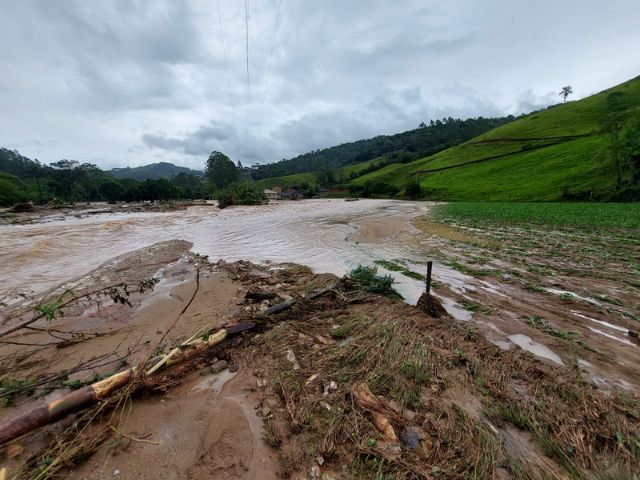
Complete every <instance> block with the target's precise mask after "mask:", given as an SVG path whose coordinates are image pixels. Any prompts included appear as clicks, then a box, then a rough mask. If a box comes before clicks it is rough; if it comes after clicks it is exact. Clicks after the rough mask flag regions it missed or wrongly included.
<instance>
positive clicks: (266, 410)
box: [260, 405, 271, 417]
mask: <svg viewBox="0 0 640 480" xmlns="http://www.w3.org/2000/svg"><path fill="white" fill-rule="evenodd" d="M260 413H261V414H262V416H263V417H268V416H269V415H271V409H270V408H269V407H267V406H266V405H263V406H262V410H260Z"/></svg>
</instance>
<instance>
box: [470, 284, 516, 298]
mask: <svg viewBox="0 0 640 480" xmlns="http://www.w3.org/2000/svg"><path fill="white" fill-rule="evenodd" d="M478 282H480V283H481V284H482V285H483V286H482V287H480V288H482V289H483V290H485V291H487V292H489V293H492V294H494V295H498V296H500V297H504V298H509V295H505V294H504V293H502V292H501V291H500V290H498V288H497V286H495V285H493V284H492V283H489V282H487V281H485V280H478Z"/></svg>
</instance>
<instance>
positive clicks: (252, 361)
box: [0, 229, 640, 480]
mask: <svg viewBox="0 0 640 480" xmlns="http://www.w3.org/2000/svg"><path fill="white" fill-rule="evenodd" d="M411 232H412V230H411V229H409V230H408V233H411ZM189 247H190V245H189V244H188V243H187V242H180V241H173V242H164V243H161V244H157V245H154V246H152V247H149V248H145V249H141V250H139V251H136V252H134V253H132V254H129V255H125V256H121V257H119V258H117V259H114V260H113V261H110V262H107V263H106V264H105V265H103V266H102V267H100V268H98V269H97V270H95V271H93V272H91V273H90V274H89V275H86V276H83V277H82V278H80V279H78V280H77V281H75V282H73V285H74V286H73V290H74V292H75V294H76V296H78V297H80V296H81V295H82V294H83V293H84V292H87V291H93V290H97V289H99V288H102V287H105V286H109V285H112V284H113V282H116V283H119V282H126V283H127V284H130V285H132V287H131V289H130V290H131V291H130V296H129V297H128V299H129V302H130V303H131V306H128V305H126V304H114V303H113V300H112V299H111V297H109V296H106V297H92V299H91V301H88V300H87V301H85V300H83V301H81V302H80V303H79V304H78V305H76V304H73V305H70V306H69V307H65V308H64V310H65V311H64V316H63V317H54V318H53V319H51V321H50V322H49V321H47V320H46V319H43V320H40V321H39V322H37V323H34V324H32V325H30V326H31V327H36V328H41V327H42V328H45V329H48V330H49V332H43V331H42V330H29V329H27V331H24V330H18V331H16V332H15V333H13V334H11V335H7V336H3V337H1V338H2V340H3V341H11V342H14V343H18V342H19V343H38V344H45V343H54V344H58V345H34V346H31V347H27V346H25V345H14V344H4V345H3V346H2V355H3V364H2V366H3V378H7V375H8V374H10V376H11V378H13V379H16V380H18V379H20V380H21V382H17V383H14V384H13V385H3V387H4V388H5V389H4V390H3V391H2V395H3V398H5V399H8V400H9V399H10V400H12V401H13V406H11V407H8V408H4V409H1V410H0V414H1V415H2V417H0V420H2V419H6V418H9V417H11V416H13V415H15V414H16V413H18V412H20V411H26V410H28V409H29V408H30V407H31V406H32V405H33V404H34V402H38V401H43V400H46V399H52V398H54V397H55V396H59V395H61V394H63V393H64V392H66V391H69V389H72V388H77V387H78V386H80V385H82V384H84V383H85V382H91V381H92V380H93V379H94V377H95V376H96V375H98V376H101V375H108V374H110V373H113V372H115V371H118V370H120V369H123V368H126V367H127V365H132V364H135V363H137V362H139V361H141V360H143V359H144V358H147V357H149V356H151V355H153V354H156V353H158V352H160V351H164V352H167V351H168V350H170V349H171V348H172V347H173V346H175V345H176V344H178V343H179V342H180V341H182V340H184V339H186V338H187V337H190V336H192V335H193V334H194V333H199V334H201V335H203V336H207V335H208V334H209V332H212V331H215V330H217V329H218V328H219V327H221V326H223V325H228V324H233V323H236V322H240V321H247V320H250V321H252V322H254V323H255V324H256V328H255V329H254V330H252V331H248V332H246V333H243V334H240V335H237V336H235V337H233V338H230V339H228V341H225V343H224V344H221V345H220V346H219V347H216V348H213V349H211V350H209V351H207V352H206V354H204V355H202V356H199V357H198V358H195V359H193V360H192V361H190V362H187V363H186V364H184V365H175V366H173V367H170V368H169V369H168V370H167V371H166V372H165V373H163V374H162V375H161V377H160V378H159V379H157V380H154V381H153V382H151V383H144V382H142V383H140V384H139V385H138V386H137V387H138V388H137V390H136V391H135V392H134V391H133V390H132V391H131V392H127V394H126V395H121V396H120V397H119V398H118V399H117V402H113V403H109V402H103V403H102V404H100V405H98V406H97V407H94V408H93V409H90V410H88V411H86V412H85V413H83V414H75V415H72V416H70V417H68V418H67V419H65V420H63V421H61V422H58V423H56V424H54V425H51V426H48V427H45V428H42V429H39V430H38V431H36V432H34V433H33V434H30V435H28V436H27V437H25V438H22V439H19V440H17V441H14V442H12V443H11V444H10V445H8V446H5V447H4V448H3V451H2V454H3V460H2V466H6V467H7V468H9V469H10V471H11V472H12V473H13V474H17V475H18V478H35V477H37V478H48V477H51V476H53V475H56V476H63V477H65V476H66V477H70V478H96V479H98V478H114V477H115V478H149V479H151V478H154V479H155V478H193V479H200V478H202V479H204V478H255V479H257V478H282V477H287V476H288V477H290V478H305V479H306V478H312V479H325V480H327V479H331V478H334V479H338V478H345V479H347V478H376V476H378V477H379V478H397V479H403V478H469V477H470V476H475V477H476V478H548V477H553V478H572V477H573V478H575V477H578V478H592V477H594V476H598V475H600V476H607V475H608V476H609V478H631V475H632V472H634V471H637V469H638V467H639V465H640V460H639V457H638V455H639V453H640V452H639V451H638V446H637V445H638V443H637V442H638V439H639V438H640V429H639V427H638V424H639V423H638V420H639V414H638V407H639V404H640V403H639V402H640V400H639V399H638V396H637V393H636V392H634V391H629V390H623V389H621V388H619V387H618V386H616V385H615V384H613V385H611V384H606V385H603V384H600V383H599V382H598V381H597V379H595V378H592V377H590V376H588V375H585V374H584V372H583V371H582V370H581V369H580V368H578V366H577V365H575V363H571V362H569V361H567V362H563V364H559V363H556V362H553V361H550V360H549V359H545V358H541V357H539V356H535V355H532V354H531V353H529V352H527V351H525V350H522V349H519V348H517V349H516V348H510V349H509V350H504V347H502V348H501V346H499V345H495V341H494V342H493V343H492V342H491V341H489V340H487V339H486V338H485V335H484V328H483V326H482V325H483V324H482V323H481V322H464V321H458V320H454V319H452V318H448V317H446V318H440V319H433V318H430V317H429V316H428V315H426V314H425V313H424V312H422V311H420V310H419V309H418V308H416V307H413V306H411V305H407V304H405V303H403V302H401V301H398V300H397V299H391V298H387V297H385V296H381V295H379V294H376V293H372V292H370V291H369V290H368V287H367V286H366V285H362V284H359V283H357V282H355V281H352V280H342V281H338V279H337V278H336V277H335V276H333V275H327V274H322V275H317V274H313V273H312V272H311V271H310V270H309V269H308V268H306V267H301V266H297V265H293V264H269V263H265V264H261V265H258V264H252V263H249V262H233V263H225V262H216V263H214V264H211V263H210V262H209V261H208V259H207V258H204V257H201V256H199V255H197V254H194V253H190V252H189ZM151 276H155V277H156V278H157V279H158V280H159V283H157V284H155V286H154V290H153V291H149V290H147V291H145V292H144V293H139V292H138V291H137V290H135V287H133V286H135V285H139V282H140V281H142V280H145V279H147V278H148V277H151ZM67 287H68V285H67ZM444 288H445V287H442V286H439V287H438V289H444ZM438 289H437V290H438ZM64 290H65V288H63V289H62V291H64ZM318 291H319V292H321V294H318V296H315V297H314V298H313V299H305V296H306V295H308V294H309V293H310V292H318ZM447 293H450V294H455V293H456V292H453V291H452V292H447ZM59 294H60V290H58V289H56V291H52V292H50V294H49V295H48V298H49V301H51V299H55V298H58V295H59ZM551 298H553V297H551ZM294 300H295V303H294V302H293V301H294ZM97 302H99V303H97ZM283 302H288V303H287V304H288V305H289V306H290V307H291V308H288V309H285V310H283V311H282V312H281V313H277V314H273V315H268V314H267V309H268V308H269V307H271V306H274V305H278V304H282V303H283ZM23 307H25V306H24V305H23ZM185 307H186V308H185ZM14 308H18V307H14ZM16 312H17V310H13V313H12V318H13V319H12V320H11V321H10V322H8V323H7V322H5V324H4V325H3V330H2V331H4V332H6V331H7V330H6V329H8V328H11V326H15V325H16V324H17V322H19V321H20V318H15V317H14V316H15V314H16ZM30 315H32V312H31V311H28V309H27V310H25V312H24V315H23V316H22V317H21V318H22V319H24V318H29V316H30ZM52 329H55V331H53V330H52ZM61 332H73V333H75V336H73V335H70V334H69V333H61ZM96 333H97V334H99V335H95V334H96ZM69 338H71V340H72V341H71V342H68V341H67V340H69ZM554 338H555V337H554ZM490 340H492V339H490ZM62 342H67V343H64V344H61V343H62ZM567 345H569V344H567ZM58 347H62V348H58ZM568 348H569V347H567V349H568ZM559 351H562V352H563V355H564V354H565V351H564V350H562V349H559ZM566 354H567V355H569V353H566ZM600 361H601V362H603V365H604V364H606V363H607V362H610V365H611V368H613V366H614V365H615V364H616V362H618V361H619V360H618V359H617V358H615V357H611V356H604V357H603V358H602V359H601V360H600ZM96 362H97V363H96ZM78 364H83V367H84V368H82V369H81V370H79V371H76V372H71V373H69V372H70V370H69V369H71V368H72V366H74V365H78ZM7 386H10V387H12V388H13V393H11V395H7V393H8V392H10V391H9V390H6V388H7ZM37 396H44V397H43V398H40V399H36V398H35V397H37ZM568 412H571V414H570V415H568V414H567V413H568ZM21 465H22V467H21Z"/></svg>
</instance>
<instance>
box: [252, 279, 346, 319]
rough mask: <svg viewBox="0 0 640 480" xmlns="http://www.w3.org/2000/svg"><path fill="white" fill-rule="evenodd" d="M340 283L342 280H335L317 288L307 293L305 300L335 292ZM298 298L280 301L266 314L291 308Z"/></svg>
mask: <svg viewBox="0 0 640 480" xmlns="http://www.w3.org/2000/svg"><path fill="white" fill-rule="evenodd" d="M339 284H340V282H339V281H338V282H334V283H332V284H331V285H329V286H328V287H326V288H321V289H319V290H315V291H313V292H311V293H309V294H307V295H305V296H304V297H302V298H303V300H313V299H315V298H318V297H320V296H321V295H324V294H326V293H329V292H335V288H336V287H337V286H338V285H339ZM297 301H298V299H296V298H292V299H291V300H286V301H284V302H282V303H278V304H276V305H274V306H273V307H269V308H267V309H266V310H265V311H264V314H265V315H275V314H276V313H280V312H284V311H285V310H288V309H290V308H291V307H293V306H294V305H295V304H296V303H297Z"/></svg>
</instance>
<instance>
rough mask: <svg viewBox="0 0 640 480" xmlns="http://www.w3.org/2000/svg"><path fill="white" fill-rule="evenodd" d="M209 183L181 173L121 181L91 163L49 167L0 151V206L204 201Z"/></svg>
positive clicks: (13, 152)
mask: <svg viewBox="0 0 640 480" xmlns="http://www.w3.org/2000/svg"><path fill="white" fill-rule="evenodd" d="M206 188H207V185H206V182H203V181H202V179H201V178H200V177H199V176H197V175H194V174H191V173H185V172H181V173H179V174H177V175H175V176H174V177H172V178H171V179H167V178H158V179H146V180H144V181H137V180H133V179H128V178H125V179H118V178H115V177H113V176H112V175H110V174H108V173H107V172H104V171H103V170H101V169H100V168H99V167H98V166H96V165H94V164H91V163H79V162H77V161H75V160H60V161H58V162H53V163H51V164H49V165H45V164H43V163H40V162H39V161H37V160H31V159H29V158H27V157H24V156H22V155H20V154H19V153H18V152H16V151H14V150H8V149H6V148H0V205H5V206H6V205H12V204H14V203H18V202H26V201H34V202H36V203H46V202H48V201H50V200H52V199H58V200H60V201H66V202H78V201H86V202H90V201H98V200H102V201H109V202H114V201H145V200H146V201H158V200H174V199H192V198H202V197H203V196H204V192H205V190H206Z"/></svg>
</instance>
